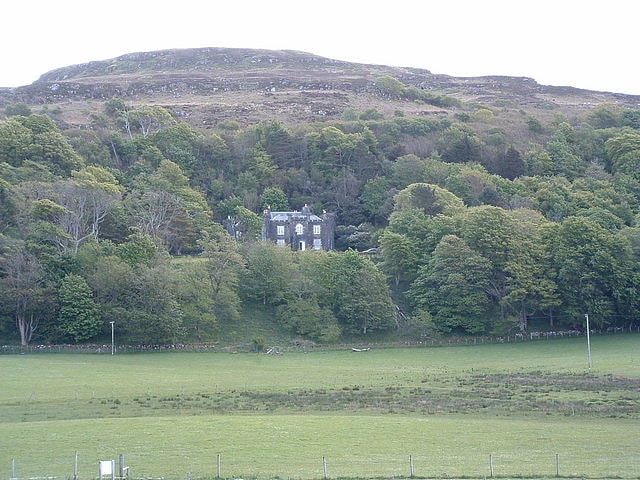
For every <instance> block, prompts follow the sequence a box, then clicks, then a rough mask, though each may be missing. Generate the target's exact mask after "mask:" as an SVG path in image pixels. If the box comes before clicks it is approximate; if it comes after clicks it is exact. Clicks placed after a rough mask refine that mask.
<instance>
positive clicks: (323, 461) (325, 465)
mask: <svg viewBox="0 0 640 480" xmlns="http://www.w3.org/2000/svg"><path fill="white" fill-rule="evenodd" d="M322 471H323V472H324V478H325V480H326V479H327V478H328V477H327V459H326V458H325V457H322Z"/></svg>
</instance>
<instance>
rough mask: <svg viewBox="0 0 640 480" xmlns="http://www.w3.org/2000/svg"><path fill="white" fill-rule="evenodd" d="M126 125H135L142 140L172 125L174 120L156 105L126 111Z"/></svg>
mask: <svg viewBox="0 0 640 480" xmlns="http://www.w3.org/2000/svg"><path fill="white" fill-rule="evenodd" d="M126 113H127V116H128V125H132V124H135V125H137V127H138V128H139V129H140V133H141V134H142V137H143V138H146V137H148V136H149V135H150V134H151V133H157V132H160V131H161V130H163V129H164V128H166V127H167V126H169V125H171V124H173V123H174V122H175V120H173V117H172V116H171V114H170V113H169V112H168V111H167V110H166V109H165V108H163V107H160V106H158V105H154V106H143V107H140V108H137V109H132V110H127V111H126Z"/></svg>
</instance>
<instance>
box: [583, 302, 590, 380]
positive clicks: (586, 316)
mask: <svg viewBox="0 0 640 480" xmlns="http://www.w3.org/2000/svg"><path fill="white" fill-rule="evenodd" d="M584 318H586V319H587V366H588V367H589V370H591V337H590V334H591V332H590V331H589V314H588V313H585V314H584Z"/></svg>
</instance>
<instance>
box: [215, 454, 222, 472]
mask: <svg viewBox="0 0 640 480" xmlns="http://www.w3.org/2000/svg"><path fill="white" fill-rule="evenodd" d="M221 470H222V462H221V458H220V454H218V473H217V475H216V478H220V472H221Z"/></svg>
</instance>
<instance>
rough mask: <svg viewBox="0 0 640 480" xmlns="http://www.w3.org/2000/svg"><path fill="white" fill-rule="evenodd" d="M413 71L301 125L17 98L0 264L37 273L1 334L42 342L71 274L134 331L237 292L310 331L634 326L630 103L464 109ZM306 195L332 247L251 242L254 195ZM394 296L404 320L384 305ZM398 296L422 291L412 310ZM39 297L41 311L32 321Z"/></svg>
mask: <svg viewBox="0 0 640 480" xmlns="http://www.w3.org/2000/svg"><path fill="white" fill-rule="evenodd" d="M410 78H411V77H410V76H408V77H403V78H402V80H400V79H398V78H393V77H381V78H378V79H377V80H376V82H375V85H369V86H368V87H367V88H371V87H373V92H374V93H375V94H377V98H374V99H373V100H374V102H373V103H372V104H371V105H368V106H366V107H361V110H356V109H351V108H347V109H346V110H344V113H343V115H342V118H341V119H339V120H336V118H337V117H336V116H332V115H328V116H327V117H326V118H325V119H324V121H323V122H318V123H298V124H295V125H294V124H288V123H285V122H283V121H282V120H279V119H278V120H276V119H269V120H267V121H261V122H259V123H256V124H250V123H249V124H246V123H242V122H240V121H236V119H225V118H224V117H220V118H219V119H216V121H217V122H218V123H216V122H209V121H208V119H205V118H204V117H200V115H193V118H195V117H198V118H199V119H202V120H203V121H204V123H203V124H200V123H199V124H197V125H196V124H195V123H191V124H189V123H188V121H191V120H190V118H191V117H183V118H184V119H185V120H186V121H182V120H178V119H177V118H173V116H172V115H171V114H170V113H169V111H168V110H167V109H166V108H165V107H162V106H159V105H154V104H152V103H149V104H145V103H144V102H143V103H139V102H137V103H136V104H129V100H128V99H127V100H124V99H118V98H115V99H112V100H109V101H106V102H105V103H104V106H103V108H102V109H101V111H96V112H88V118H90V120H88V122H91V124H90V125H87V128H84V127H83V128H82V129H79V128H76V127H73V128H70V127H68V126H67V125H69V124H72V123H74V121H72V122H69V123H66V122H67V118H66V117H65V116H64V115H62V113H61V114H60V115H58V114H57V115H56V116H55V118H56V119H58V120H59V121H60V122H59V123H56V122H54V120H52V118H50V117H48V116H46V115H33V114H31V112H30V111H28V108H29V106H27V105H21V104H11V103H9V104H7V107H6V112H7V115H8V117H7V118H6V119H5V120H2V121H0V255H1V256H0V266H2V265H8V264H10V263H11V262H12V261H14V260H16V259H15V258H13V253H11V252H12V250H11V249H12V248H14V247H16V248H19V249H22V251H23V253H24V254H25V255H26V256H27V257H28V258H29V260H28V261H24V262H22V266H23V269H22V270H20V269H18V270H15V271H13V274H14V277H13V278H15V279H20V278H21V279H22V281H24V282H26V283H25V285H30V288H31V290H29V289H27V290H26V291H27V293H28V294H29V295H27V297H25V298H26V300H27V305H28V306H27V307H24V308H22V309H18V308H14V307H15V306H14V305H13V304H12V301H11V300H10V298H9V295H6V294H5V295H4V296H3V299H2V301H1V304H0V312H5V313H3V315H4V316H3V317H2V319H3V320H2V321H1V322H0V332H11V331H13V330H14V323H13V322H14V321H16V320H19V321H18V324H20V322H22V326H23V327H24V328H25V329H26V330H24V331H23V332H20V335H21V336H22V340H21V341H27V342H28V341H30V340H29V339H28V337H29V335H30V334H34V335H35V338H37V339H38V340H39V341H54V340H55V339H56V337H55V329H54V328H53V327H52V325H53V324H54V323H55V322H56V321H57V317H56V311H57V310H56V308H55V304H56V303H57V298H58V297H59V295H58V294H59V292H58V290H59V287H60V285H62V283H61V282H62V279H64V278H66V276H67V275H69V274H75V275H80V276H81V277H82V278H84V279H85V280H86V282H87V284H88V285H89V286H90V288H91V290H92V291H93V294H94V300H95V302H96V304H97V305H98V306H99V313H100V321H101V322H102V323H101V324H102V325H103V326H104V325H105V324H108V323H105V322H109V321H116V322H117V324H118V326H119V328H120V336H121V338H122V339H123V340H126V341H131V342H134V341H139V342H170V341H175V340H178V339H190V340H194V339H197V340H198V341H200V340H203V341H206V340H211V339H215V338H216V336H217V335H218V334H219V328H222V327H221V325H223V326H224V328H226V326H228V325H229V324H233V323H234V322H236V321H239V320H240V319H242V318H243V315H244V310H245V309H247V308H248V309H249V311H254V312H255V311H259V313H260V315H261V316H262V315H264V317H265V318H269V319H270V321H271V327H272V328H276V329H277V328H284V329H287V332H288V334H290V335H297V336H301V337H303V338H310V339H313V340H315V341H322V342H325V341H339V340H343V339H344V338H345V337H346V336H347V335H354V334H356V333H355V332H357V334H358V335H360V334H361V332H365V331H366V332H367V335H368V334H369V332H371V331H374V332H375V330H378V331H379V332H382V333H386V332H389V331H390V330H391V329H392V328H393V327H396V326H398V327H399V328H406V329H409V328H414V327H415V329H416V330H415V331H416V332H417V331H418V330H419V329H423V328H424V329H426V330H429V331H436V327H437V330H438V331H441V332H444V331H455V332H463V333H469V332H493V333H499V332H500V333H501V332H503V331H505V330H508V329H512V328H513V329H515V328H519V329H521V330H525V331H526V329H527V328H529V326H528V323H529V322H530V321H532V320H533V321H536V322H538V323H539V324H540V323H543V322H545V321H548V323H549V328H553V327H554V326H555V325H558V324H560V325H563V326H564V325H569V326H572V325H574V324H576V322H578V323H579V319H580V315H581V314H580V313H579V312H580V311H582V310H584V309H591V310H592V311H593V314H594V315H599V316H600V319H599V320H595V317H594V322H596V323H597V322H600V325H603V326H605V325H609V324H611V325H615V326H620V325H627V324H629V323H633V322H635V320H634V319H635V318H636V317H635V316H634V315H636V313H637V312H638V308H639V306H638V303H639V302H638V301H637V300H636V298H638V295H637V292H638V290H639V289H640V275H639V267H638V255H637V250H638V248H637V245H636V243H637V242H636V241H635V237H634V233H633V232H634V231H635V228H636V227H637V220H638V218H640V200H639V199H640V173H639V172H640V170H639V168H638V165H640V158H639V157H638V152H640V141H639V140H638V127H639V125H640V123H639V122H638V119H639V118H640V115H639V114H638V112H637V109H634V108H625V107H622V106H619V105H610V104H603V105H598V106H595V107H589V109H588V111H587V110H584V111H582V110H581V109H576V110H575V112H572V114H571V117H570V118H565V117H564V116H563V113H560V112H565V113H566V111H567V110H566V109H561V108H557V109H556V111H557V112H558V114H557V115H556V116H555V118H553V119H552V120H549V117H548V115H549V112H548V111H543V110H535V111H534V110H533V109H527V108H525V107H524V106H521V107H520V110H519V111H516V110H513V108H512V106H513V104H508V103H499V102H495V103H493V104H491V105H485V104H482V103H481V102H480V101H478V102H477V103H474V104H464V103H461V102H458V101H457V100H456V99H452V98H450V97H447V96H444V95H441V94H439V93H437V92H435V91H431V90H429V89H422V88H421V87H420V86H418V85H412V84H410V83H409V82H410V81H411V80H408V79H410ZM403 82H407V83H406V84H405V83H403ZM370 91H371V90H370ZM425 104H430V105H435V106H438V107H439V108H438V109H436V108H431V107H425ZM451 106H455V111H454V110H452V109H450V108H449V107H451ZM496 106H499V107H500V108H496ZM45 108H46V106H45ZM61 108H62V107H61ZM62 110H64V108H62ZM394 110H395V112H394V114H393V116H391V115H389V114H388V113H387V112H393V111H394ZM443 110H446V112H447V114H446V115H444V114H442V113H443ZM194 111H195V110H194ZM385 117H389V118H385ZM203 126H204V128H202V127H203ZM305 204H307V205H309V206H311V207H312V209H313V210H314V211H317V212H320V211H322V210H328V211H329V212H330V213H332V214H333V216H334V218H335V222H336V225H335V234H336V236H335V238H334V247H335V248H336V250H337V251H336V252H332V253H331V254H330V255H329V254H324V253H322V252H314V253H313V254H312V253H311V252H306V253H308V254H309V255H291V252H289V251H287V250H284V249H278V250H276V249H275V248H274V249H272V250H271V249H270V248H271V247H264V246H261V245H260V244H259V243H257V242H258V239H259V237H260V233H261V229H262V218H261V217H260V215H261V213H262V211H263V210H264V209H265V208H270V209H271V210H274V211H276V210H288V209H290V208H300V207H302V205H305ZM580 222H584V223H580ZM222 225H224V227H225V228H226V230H227V231H228V232H230V233H232V235H231V236H229V235H228V234H227V231H225V230H223V229H222ZM577 225H579V226H580V227H578V226H577ZM569 231H571V232H572V234H574V235H578V238H579V241H578V242H577V243H576V244H575V245H573V244H572V245H571V246H567V244H568V240H567V238H566V237H567V235H569V233H568V232H569ZM453 238H457V239H458V240H459V242H462V244H457V243H455V242H453V240H452V239H453ZM589 244H591V245H597V246H598V248H597V249H596V250H595V251H594V250H590V247H589ZM10 247H11V248H10ZM348 249H354V250H358V251H364V250H369V249H371V250H370V252H369V253H371V252H375V254H372V255H370V256H367V257H364V256H361V255H358V254H357V253H355V252H347V253H345V252H344V250H348ZM452 250H453V251H456V250H457V251H459V252H464V254H465V255H467V256H468V259H469V260H470V261H471V260H474V259H475V260H478V262H476V263H474V264H473V265H471V266H469V268H470V269H471V270H472V271H474V270H473V268H475V267H477V266H478V265H479V264H480V263H482V261H480V258H482V259H484V260H483V261H487V262H489V274H488V277H487V279H486V280H487V282H488V283H482V282H481V281H480V280H481V279H482V278H483V277H482V276H481V275H477V277H478V278H476V283H473V282H472V280H473V279H472V278H466V277H465V273H464V269H465V265H464V264H455V263H453V260H451V262H450V264H449V265H445V264H444V263H443V262H444V260H442V259H443V258H448V257H446V253H447V251H452ZM354 255H355V256H354ZM588 258H592V259H597V261H596V260H591V261H590V260H588ZM438 262H439V263H438ZM436 263H437V265H438V266H439V267H438V269H436V268H434V267H433V265H434V264H436ZM606 264H609V266H610V268H604V267H603V265H606ZM447 268H449V270H447ZM443 269H444V270H445V271H448V273H449V276H448V277H446V278H445V277H443V276H441V272H442V270H443ZM332 270H335V272H332ZM16 272H17V273H16ZM20 272H21V274H22V275H23V276H22V277H20V275H18V273H20ZM336 272H339V274H338V273H336ZM29 273H31V274H33V276H32V277H30V276H29V275H28V274H29ZM383 274H384V276H383ZM4 275H5V276H4V277H3V282H5V284H3V286H5V287H7V289H8V290H7V291H11V292H15V290H11V289H9V286H7V284H6V279H7V278H9V276H8V274H4ZM577 275H580V277H579V278H582V279H583V280H582V289H583V291H584V295H578V294H576V293H575V291H576V288H577V289H578V290H579V289H580V285H579V280H578V286H577V287H576V280H575V278H574V277H576V276H577ZM596 277H597V278H598V282H593V281H591V280H592V279H593V278H596ZM29 278H31V280H30V281H28V279H29ZM465 280H468V281H469V282H470V284H469V285H466V286H464V288H460V289H459V290H457V289H455V288H452V289H451V291H450V292H449V294H448V296H447V297H444V296H442V295H440V294H439V293H438V292H439V291H440V290H439V289H440V288H444V289H446V288H448V287H447V285H457V283H456V282H462V283H460V284H461V285H463V282H464V281H465ZM587 280H589V282H588V281H587ZM154 282H159V283H161V284H162V285H152V284H153V283H154ZM447 282H450V283H447ZM481 286H482V288H480V287H481ZM472 287H473V288H476V287H477V288H476V290H474V289H473V288H472ZM12 288H13V287H12ZM480 291H482V294H483V295H485V296H484V297H482V298H480V297H477V298H476V297H474V295H476V294H478V295H480V294H479V293H478V292H480ZM390 292H393V298H394V301H395V302H396V303H398V304H399V305H400V306H401V308H402V310H403V311H404V314H405V315H404V317H402V318H400V317H398V318H395V316H394V313H395V310H394V308H395V307H394V306H393V302H392V301H391V300H390V298H391V293H390ZM406 292H412V293H411V295H410V296H413V297H415V299H417V300H419V301H416V302H415V303H414V304H413V308H412V307H411V305H410V304H409V303H408V300H407V298H406V297H405V295H406V294H407V293H406ZM21 298H22V297H21ZM587 298H588V299H589V301H588V302H587V300H586V299H587ZM156 299H157V300H156ZM469 299H471V300H469ZM473 302H476V304H475V305H476V306H477V307H478V308H477V310H474V309H473V308H472V307H473V306H474V305H472V304H473ZM20 312H21V313H20ZM18 313H19V315H18V317H16V318H13V316H15V315H16V314H18ZM32 314H33V318H34V319H36V320H38V321H40V320H41V321H42V325H43V326H45V325H46V328H38V329H34V328H32V330H31V333H29V328H31V327H29V322H28V321H25V319H29V318H31V315H32ZM582 314H583V313H582ZM445 317H447V318H445ZM463 317H464V318H463ZM261 318H262V317H261ZM576 318H578V320H576ZM396 320H397V322H396ZM34 322H35V320H34ZM34 324H35V323H34ZM410 326H413V327H410ZM33 330H35V332H36V333H33ZM406 331H408V330H406ZM58 333H59V332H58ZM98 334H99V335H100V334H104V332H103V331H102V330H101V331H100V332H98ZM15 338H17V335H14V336H13V338H12V340H15ZM58 338H59V337H58ZM68 338H69V339H70V340H73V338H72V337H71V336H69V337H68ZM94 338H95V337H94ZM78 341H84V340H78Z"/></svg>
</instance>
